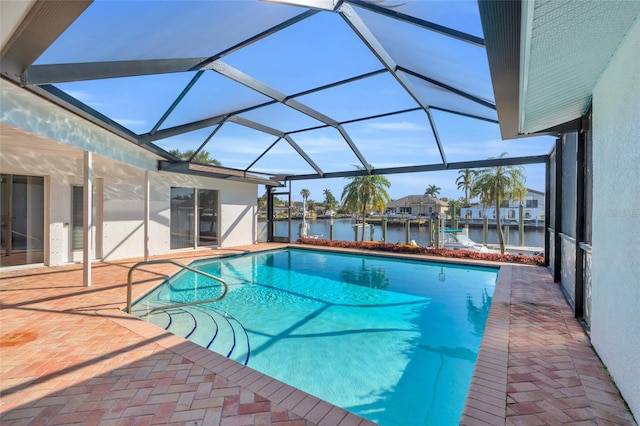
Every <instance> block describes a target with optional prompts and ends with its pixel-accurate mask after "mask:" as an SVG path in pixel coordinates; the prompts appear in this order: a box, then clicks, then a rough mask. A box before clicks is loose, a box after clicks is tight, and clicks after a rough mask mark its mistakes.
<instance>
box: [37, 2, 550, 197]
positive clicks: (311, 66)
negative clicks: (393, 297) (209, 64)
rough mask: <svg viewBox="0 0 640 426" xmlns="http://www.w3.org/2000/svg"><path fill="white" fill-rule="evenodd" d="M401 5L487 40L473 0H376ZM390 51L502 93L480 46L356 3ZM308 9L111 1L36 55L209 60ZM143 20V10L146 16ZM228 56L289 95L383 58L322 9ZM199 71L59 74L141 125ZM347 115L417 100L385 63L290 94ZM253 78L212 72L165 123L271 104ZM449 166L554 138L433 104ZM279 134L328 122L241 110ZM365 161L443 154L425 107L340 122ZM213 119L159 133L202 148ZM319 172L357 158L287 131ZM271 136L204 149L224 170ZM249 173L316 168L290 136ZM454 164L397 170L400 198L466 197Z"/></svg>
mask: <svg viewBox="0 0 640 426" xmlns="http://www.w3.org/2000/svg"><path fill="white" fill-rule="evenodd" d="M381 4H383V5H386V6H390V7H391V8H392V9H394V10H397V11H399V12H401V13H405V14H410V15H412V16H415V17H418V18H421V19H426V20H430V21H433V22H435V23H438V24H441V25H447V26H450V27H453V28H455V29H457V30H461V31H465V32H468V33H470V34H473V35H476V36H481V35H482V34H481V28H480V23H479V17H478V11H477V3H476V2H475V1H463V0H460V1H431V0H428V1H427V0H422V1H414V2H412V1H402V2H400V1H394V0H389V1H386V2H383V3H381ZM354 9H355V10H356V12H357V14H358V16H359V17H360V18H361V19H362V20H363V21H364V22H365V24H366V25H367V26H368V28H369V29H370V30H371V33H372V34H373V35H374V37H375V38H376V39H377V40H378V41H379V43H380V45H381V46H382V47H383V49H384V50H385V51H386V52H387V53H388V54H389V56H390V57H392V58H393V60H394V61H395V62H396V63H397V65H399V66H400V67H403V68H406V69H410V70H411V71H413V72H415V73H418V74H420V75H423V76H426V77H429V78H432V79H435V80H437V81H439V82H441V83H444V84H446V85H449V86H452V87H455V88H456V89H459V90H463V91H465V92H467V93H469V94H470V95H473V96H476V97H478V98H481V99H485V100H488V101H490V102H492V101H493V99H492V97H493V91H492V86H491V82H490V75H489V71H488V65H487V62H486V55H485V51H484V48H482V47H479V46H475V45H472V44H469V43H465V42H462V41H460V40H456V39H453V38H451V37H448V36H444V35H442V34H439V33H435V32H432V31H428V30H425V29H424V28H420V27H418V26H415V25H410V24H407V23H404V22H400V21H398V20H393V19H388V18H386V17H383V16H381V15H378V14H376V13H374V12H371V11H367V10H364V9H359V8H357V7H355V6H354ZM304 10H305V9H303V8H299V7H292V6H288V5H282V4H275V3H269V2H261V1H253V0H250V1H249V0H247V1H235V0H234V1H225V0H217V1H208V2H204V1H195V2H184V1H183V2H177V1H163V2H157V1H154V2H151V1H116V2H114V1H108V0H98V1H96V2H94V3H93V4H92V5H91V6H90V7H89V8H88V9H87V11H86V12H85V13H84V14H83V15H82V16H81V17H80V18H79V19H78V20H77V21H76V22H75V23H74V24H73V25H72V26H71V27H70V28H69V29H68V30H67V32H65V33H64V34H63V35H62V36H61V37H60V38H59V39H58V40H57V41H56V42H55V43H54V44H53V45H52V47H51V48H50V49H49V50H48V51H46V52H45V53H44V54H43V55H42V56H41V57H40V58H39V59H38V61H37V63H40V64H56V63H65V62H70V63H74V62H88V61H89V62H91V61H113V60H145V59H170V58H182V57H197V56H210V55H215V54H216V53H218V52H220V51H222V50H224V49H225V48H227V47H229V46H232V45H234V44H235V43H238V42H240V41H242V40H245V39H247V38H248V37H250V36H251V35H253V34H255V33H258V32H260V31H262V30H265V29H267V28H269V27H271V26H273V25H275V24H277V23H279V22H282V21H284V20H286V19H289V18H291V17H293V16H296V15H297V14H299V13H301V12H303V11H304ZM140 17H144V19H141V18H140ZM222 61H223V62H224V63H225V64H227V65H229V66H232V67H234V68H235V69H237V70H239V71H241V72H242V73H245V74H247V75H249V76H251V77H252V78H254V79H256V80H258V81H260V82H261V83H264V84H266V85H268V86H270V87H271V88H273V89H276V90H277V91H279V92H281V93H283V94H285V95H289V96H290V95H294V94H297V93H300V92H302V91H305V90H309V89H313V88H317V87H320V86H323V85H326V84H329V83H333V82H335V81H339V80H342V79H347V78H351V77H354V76H357V75H361V74H363V73H368V72H373V71H377V70H381V69H383V68H384V65H383V64H382V63H381V61H380V60H379V59H378V58H377V57H376V56H375V55H374V54H372V52H371V51H370V50H369V49H368V48H367V46H366V45H365V44H364V43H363V42H362V40H361V39H360V38H359V37H358V36H357V35H356V34H355V33H354V32H353V31H352V29H351V28H350V27H349V25H348V24H347V23H346V22H345V19H343V18H342V17H341V16H340V15H339V14H337V13H332V12H321V13H318V14H316V15H314V16H312V17H310V18H307V19H304V20H303V21H301V22H298V23H297V24H294V25H292V26H289V27H287V28H285V29H283V30H281V31H279V32H277V33H275V34H273V35H270V36H269V37H265V38H262V39H260V40H258V41H257V42H255V43H253V44H250V45H248V46H246V47H244V48H242V49H240V50H237V51H235V52H233V53H231V54H229V55H227V56H224V57H223V58H222ZM398 74H399V75H400V76H401V77H402V78H404V79H405V80H404V81H408V82H409V84H410V86H411V88H412V90H413V92H414V94H415V96H417V97H418V98H419V99H420V101H421V102H423V104H425V105H432V106H439V107H441V108H445V109H453V110H458V111H461V112H464V113H470V114H475V115H479V116H483V117H486V118H489V119H495V118H496V117H497V115H496V113H495V111H493V110H491V109H489V108H486V107H484V106H482V105H480V104H479V103H476V102H473V101H471V100H469V99H467V98H464V97H460V96H458V95H456V94H453V93H452V92H448V91H446V90H443V89H442V88H441V87H438V86H435V85H433V84H431V83H429V82H427V81H425V80H423V79H419V78H417V77H415V76H412V75H411V74H403V71H398ZM194 75H195V72H184V73H175V74H163V75H147V76H139V77H127V78H114V79H104V80H92V81H81V82H73V83H64V84H58V85H57V86H58V87H59V88H61V89H62V90H64V91H66V92H68V93H69V94H71V95H72V96H74V97H76V98H77V99H78V100H80V101H82V102H84V103H86V104H87V105H89V106H91V107H92V108H94V109H96V110H97V111H99V112H100V113H103V114H105V115H106V116H108V117H110V118H112V119H113V120H115V121H117V122H119V123H120V124H121V125H123V126H125V127H127V128H129V129H130V130H132V131H133V132H135V133H138V134H143V133H147V132H149V131H150V130H151V129H152V128H153V126H154V125H155V124H156V123H157V122H158V120H159V118H160V117H161V116H162V114H163V113H164V112H165V111H166V110H167V108H168V107H169V106H170V105H171V103H172V102H173V101H174V100H175V99H176V97H177V96H178V95H179V94H180V92H181V91H182V90H183V88H184V87H185V86H186V85H187V84H188V82H189V81H190V80H191V79H192V78H193V76H194ZM295 99H296V100H297V101H299V102H302V103H303V104H305V105H306V106H308V107H310V108H312V109H313V110H315V111H317V112H319V113H321V114H324V115H326V116H328V117H330V118H331V119H333V120H336V121H338V122H345V121H349V120H354V119H358V118H362V117H368V116H372V115H376V114H386V113H390V112H393V111H398V110H404V109H415V108H417V107H418V106H419V105H418V104H417V102H416V100H415V99H414V98H413V97H412V96H411V95H410V94H409V93H408V92H407V91H406V90H405V89H404V88H403V87H402V86H401V85H400V84H398V82H397V81H396V79H395V78H394V77H393V76H392V75H391V74H389V73H384V74H378V75H375V76H373V77H370V78H367V79H363V80H358V81H355V82H351V83H349V84H344V85H341V86H338V87H334V88H331V89H328V90H323V91H320V92H315V93H311V94H307V95H304V96H299V97H296V98H295ZM269 100H270V98H268V97H267V96H265V95H263V94H261V93H258V92H256V91H254V90H252V89H251V88H249V87H246V86H243V85H241V84H239V83H236V82H234V81H231V80H229V79H227V78H226V77H223V76H222V75H220V74H218V73H216V72H214V71H206V72H205V73H204V74H203V75H202V77H200V79H199V80H198V81H197V83H196V84H195V85H194V87H193V89H192V90H191V91H190V92H189V93H188V94H187V95H186V96H185V97H184V99H183V100H182V102H181V103H180V104H179V105H178V107H177V108H176V109H175V110H174V111H173V113H172V114H171V115H170V116H169V117H168V119H167V120H166V121H165V122H164V123H163V124H162V126H161V127H160V128H161V129H162V128H167V127H172V126H176V125H180V124H184V123H188V122H192V121H197V120H202V119H205V118H209V117H213V116H216V115H219V114H224V113H228V112H230V111H234V110H239V109H243V108H247V107H251V106H255V105H259V104H262V103H264V102H267V101H269ZM432 111H433V112H432V114H433V118H434V120H435V123H436V128H437V132H438V134H439V137H440V139H441V141H442V145H443V147H444V151H445V155H446V157H447V161H448V162H457V161H468V160H482V159H486V158H489V157H497V156H499V155H500V154H501V153H503V152H508V153H509V156H528V155H540V154H547V153H548V152H549V150H550V148H551V145H552V143H553V139H552V138H548V137H538V138H525V139H519V140H515V141H502V140H501V138H500V133H499V129H498V125H497V124H495V123H488V122H486V121H480V120H475V119H470V118H466V117H462V116H459V115H454V114H451V113H447V112H441V111H437V110H432ZM239 116H240V117H242V118H245V119H249V120H252V121H255V122H259V123H260V124H263V125H266V126H269V127H272V128H274V129H276V130H279V131H282V132H292V131H295V130H299V129H305V128H310V127H315V126H321V125H323V123H322V122H320V121H318V120H316V119H315V118H312V117H310V116H308V115H305V114H302V113H301V112H299V111H296V110H294V109H292V108H289V107H287V106H284V105H281V104H275V105H271V106H267V107H263V108H260V109H256V110H253V111H249V112H245V113H242V114H240V115H239ZM344 128H345V129H346V131H347V132H348V133H349V135H350V137H351V138H352V139H353V141H354V142H355V144H356V145H357V146H358V148H359V149H360V151H361V153H362V155H363V156H364V158H365V159H366V161H367V162H368V163H370V164H372V165H373V166H374V167H376V168H378V169H380V168H386V167H401V166H411V165H421V164H437V163H440V162H441V158H440V154H439V151H438V148H437V144H436V142H435V139H434V136H433V132H432V130H431V127H430V125H429V121H428V118H427V114H426V113H425V112H424V111H423V110H420V109H419V110H417V111H411V112H406V113H404V114H397V115H390V116H386V117H384V118H376V119H370V120H366V121H359V122H355V123H348V124H344ZM213 130H214V127H209V128H205V129H200V130H197V131H194V132H191V133H186V134H182V135H179V136H175V137H172V138H168V139H163V140H160V141H157V145H158V146H160V147H162V148H164V149H167V150H169V149H173V148H178V149H180V150H182V151H185V150H188V149H196V148H197V147H198V146H200V144H201V143H202V142H203V141H204V140H205V139H206V138H207V137H208V136H209V135H210V134H211V133H212V131H213ZM291 137H292V139H293V140H294V141H295V143H296V144H298V145H299V146H300V147H301V148H302V149H303V150H304V151H305V152H306V153H307V154H308V155H309V156H310V157H311V159H312V160H313V161H314V162H315V163H316V164H317V165H318V166H319V167H320V168H321V169H322V170H323V172H336V171H345V170H351V169H353V168H354V165H355V164H358V163H359V161H358V159H357V157H356V156H355V155H354V153H353V152H352V151H351V149H350V148H349V146H348V144H347V143H346V142H345V140H344V138H343V137H342V136H341V135H340V133H339V132H338V130H337V129H335V128H332V127H325V128H321V129H316V130H312V131H307V132H299V133H292V134H291ZM276 139H277V138H276V137H275V136H272V135H270V134H266V133H262V132H258V131H256V130H253V129H250V128H247V127H244V126H241V125H238V124H235V123H229V122H228V123H226V124H224V125H223V126H222V127H221V128H220V130H219V131H218V132H217V133H216V135H215V137H213V138H212V139H211V142H209V144H208V145H207V146H206V148H205V149H206V150H207V151H209V152H210V154H211V156H212V157H214V158H216V159H218V160H219V161H221V162H222V164H223V165H224V166H228V167H233V168H239V169H245V168H246V167H248V166H249V165H250V164H252V163H253V162H254V161H255V160H256V159H257V158H258V156H260V154H261V153H263V152H264V150H265V149H266V148H267V147H269V146H271V145H272V144H273V143H274V142H275V141H276ZM250 171H254V172H264V173H274V174H280V173H285V174H309V173H314V170H313V168H312V167H311V166H310V165H309V164H307V163H306V162H305V161H304V159H302V157H300V156H299V155H298V154H297V152H295V150H294V149H293V148H292V147H291V146H290V145H289V144H288V143H287V142H286V141H285V140H284V139H283V140H280V141H279V142H278V143H277V144H276V145H275V146H274V147H273V148H272V149H271V150H270V151H269V152H268V153H267V154H266V155H264V156H263V157H262V158H261V159H260V160H259V161H257V162H256V163H255V165H254V166H253V167H252V168H251V170H250ZM456 176H457V171H450V172H438V173H435V172H432V173H414V174H405V175H390V176H388V178H389V180H390V181H391V183H392V186H391V188H390V190H389V192H390V194H391V196H392V198H400V197H402V196H404V195H409V194H421V193H423V192H424V189H425V188H426V186H428V185H431V184H434V185H437V186H439V187H441V188H442V189H441V193H440V195H441V196H447V197H455V198H457V197H459V196H461V195H462V194H461V193H460V192H459V191H458V190H457V189H456V188H455V179H456ZM345 184H346V180H345V179H320V180H310V181H294V182H293V185H292V190H293V198H294V199H299V198H300V196H299V192H300V190H301V189H302V188H307V189H309V190H310V191H311V198H312V199H315V200H321V199H322V198H323V196H322V191H323V190H324V189H325V188H329V189H331V190H332V192H333V193H334V195H335V196H336V197H339V196H340V193H341V192H342V188H343V187H344V185H345ZM527 186H528V187H531V188H534V189H537V190H542V189H544V167H543V166H528V167H527Z"/></svg>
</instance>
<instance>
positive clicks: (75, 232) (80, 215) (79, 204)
mask: <svg viewBox="0 0 640 426" xmlns="http://www.w3.org/2000/svg"><path fill="white" fill-rule="evenodd" d="M83 228H84V188H83V187H82V186H75V185H74V186H72V187H71V250H82V248H83V247H82V241H83V236H82V230H83Z"/></svg>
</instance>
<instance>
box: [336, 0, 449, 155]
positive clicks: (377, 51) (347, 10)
mask: <svg viewBox="0 0 640 426" xmlns="http://www.w3.org/2000/svg"><path fill="white" fill-rule="evenodd" d="M339 11H340V15H341V16H342V17H343V18H344V20H345V21H346V22H347V23H348V24H349V26H350V27H351V29H353V31H354V32H355V33H356V34H357V35H358V37H360V39H361V40H362V41H363V42H364V44H365V45H366V46H367V47H368V48H369V49H370V50H371V52H372V53H373V54H374V55H375V56H376V57H377V58H378V60H379V61H380V62H381V63H382V64H383V65H384V66H385V68H386V69H387V70H388V71H389V73H391V75H392V76H393V77H394V78H395V79H396V81H397V82H398V84H400V86H402V88H403V89H404V90H405V91H406V92H407V93H408V94H409V96H411V97H412V98H413V100H414V101H415V102H416V103H417V104H418V105H420V106H421V107H422V109H423V110H424V112H425V113H426V114H427V118H428V120H429V125H430V126H431V131H432V132H433V137H434V138H435V141H436V144H437V145H438V151H439V152H440V157H441V158H442V164H444V165H445V167H446V165H447V157H446V155H445V153H444V148H443V147H442V142H441V141H440V136H439V135H438V130H437V129H436V123H435V121H434V119H433V116H432V115H431V111H430V110H429V105H427V104H425V103H424V102H423V101H422V100H421V99H420V98H419V97H418V95H416V92H415V90H414V88H413V85H412V83H411V82H410V81H409V80H408V79H407V78H406V77H405V76H404V75H402V74H399V73H398V72H397V70H398V65H397V64H396V62H395V61H394V60H393V58H392V57H391V55H389V53H388V52H387V51H386V50H385V48H384V47H383V46H382V44H380V42H379V41H378V39H377V38H376V37H375V36H374V35H373V33H372V32H371V30H369V28H368V27H367V25H366V24H365V23H364V21H363V20H362V19H361V18H360V16H359V15H358V14H357V13H356V11H355V10H354V9H353V8H352V7H351V6H350V5H348V4H346V3H345V4H342V6H340V9H339Z"/></svg>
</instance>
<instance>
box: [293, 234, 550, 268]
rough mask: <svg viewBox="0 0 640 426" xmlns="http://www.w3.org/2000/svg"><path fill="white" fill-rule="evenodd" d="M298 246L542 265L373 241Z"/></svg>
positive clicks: (532, 259) (538, 259) (515, 257)
mask: <svg viewBox="0 0 640 426" xmlns="http://www.w3.org/2000/svg"><path fill="white" fill-rule="evenodd" d="M297 243H298V244H307V245H312V246H323V247H337V248H350V249H360V250H374V251H385V252H392V253H406V254H425V255H429V256H438V257H449V258H455V259H474V260H488V261H492V262H507V263H520V264H524V265H543V264H544V257H542V256H524V255H521V254H499V253H479V252H475V251H468V250H448V249H438V248H432V247H422V246H412V245H407V244H389V243H379V242H374V241H364V242H360V241H340V240H323V239H315V238H299V239H298V241H297Z"/></svg>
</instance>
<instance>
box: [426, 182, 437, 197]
mask: <svg viewBox="0 0 640 426" xmlns="http://www.w3.org/2000/svg"><path fill="white" fill-rule="evenodd" d="M440 189H441V188H440V187H439V186H436V185H429V186H427V189H425V190H424V195H425V196H426V197H433V198H438V194H440Z"/></svg>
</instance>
